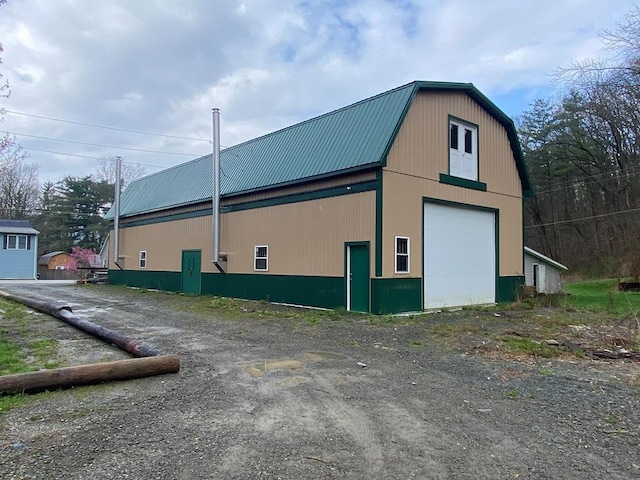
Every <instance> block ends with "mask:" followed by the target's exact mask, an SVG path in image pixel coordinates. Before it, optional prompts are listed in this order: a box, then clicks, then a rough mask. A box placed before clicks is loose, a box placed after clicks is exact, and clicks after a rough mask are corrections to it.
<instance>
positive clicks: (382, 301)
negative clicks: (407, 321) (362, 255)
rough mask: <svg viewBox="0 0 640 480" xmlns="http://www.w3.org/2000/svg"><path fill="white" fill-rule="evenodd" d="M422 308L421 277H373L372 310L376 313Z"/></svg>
mask: <svg viewBox="0 0 640 480" xmlns="http://www.w3.org/2000/svg"><path fill="white" fill-rule="evenodd" d="M420 310H422V279H421V278H372V279H371V312H372V313H376V314H386V313H401V312H417V311H420Z"/></svg>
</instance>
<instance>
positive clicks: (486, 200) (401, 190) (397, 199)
mask: <svg viewBox="0 0 640 480" xmlns="http://www.w3.org/2000/svg"><path fill="white" fill-rule="evenodd" d="M382 182H383V188H384V193H383V218H382V226H383V236H382V249H383V250H382V252H383V255H382V275H383V277H406V276H407V275H395V274H394V263H393V262H394V237H395V236H407V237H410V238H411V252H410V275H409V276H410V277H421V276H422V222H423V219H422V216H423V208H424V207H423V205H424V203H423V197H428V198H436V199H441V200H446V201H450V202H458V203H463V204H466V205H476V206H482V207H489V208H494V209H497V210H499V214H498V222H499V228H500V230H499V245H500V253H499V255H500V270H499V275H501V276H505V275H523V271H522V268H523V267H522V248H523V247H522V201H521V200H520V199H517V198H513V197H506V196H504V195H498V194H494V193H487V192H480V191H476V190H470V189H468V188H461V187H454V186H451V185H444V184H440V183H437V182H433V181H429V180H424V179H420V178H417V177H409V176H406V175H399V174H397V173H393V172H386V171H385V172H383V178H382Z"/></svg>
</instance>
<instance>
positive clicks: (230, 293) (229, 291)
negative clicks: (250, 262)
mask: <svg viewBox="0 0 640 480" xmlns="http://www.w3.org/2000/svg"><path fill="white" fill-rule="evenodd" d="M202 293H205V294H207V293H208V294H211V295H220V296H222V297H235V298H247V299H250V300H268V301H270V302H282V303H292V304H295V305H308V306H311V307H324V308H340V307H342V308H344V302H345V291H344V279H343V278H341V277H306V276H299V275H256V274H249V273H247V274H241V273H227V274H214V273H203V274H202Z"/></svg>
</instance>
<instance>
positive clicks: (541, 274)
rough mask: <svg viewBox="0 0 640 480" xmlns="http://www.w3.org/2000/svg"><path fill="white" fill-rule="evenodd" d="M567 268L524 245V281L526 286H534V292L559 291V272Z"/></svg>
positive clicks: (560, 287)
mask: <svg viewBox="0 0 640 480" xmlns="http://www.w3.org/2000/svg"><path fill="white" fill-rule="evenodd" d="M562 270H565V271H566V270H568V268H567V267H565V266H564V265H562V264H561V263H558V262H556V261H555V260H552V259H551V258H549V257H547V256H546V255H543V254H541V253H539V252H536V251H535V250H534V249H533V248H529V247H524V281H525V285H526V286H527V287H535V290H536V293H545V294H550V293H561V292H562V283H561V272H562Z"/></svg>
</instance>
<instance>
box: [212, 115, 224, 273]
mask: <svg viewBox="0 0 640 480" xmlns="http://www.w3.org/2000/svg"><path fill="white" fill-rule="evenodd" d="M212 112H213V152H212V159H213V195H212V197H211V200H212V202H211V203H212V206H211V208H212V212H211V213H212V224H213V231H212V236H213V238H212V240H213V255H212V258H211V262H212V263H213V264H214V265H215V266H216V268H217V269H218V270H219V271H220V273H226V270H227V254H226V253H220V110H219V109H218V108H214V109H213V110H212Z"/></svg>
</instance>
